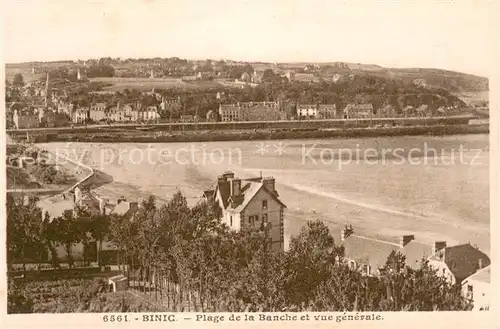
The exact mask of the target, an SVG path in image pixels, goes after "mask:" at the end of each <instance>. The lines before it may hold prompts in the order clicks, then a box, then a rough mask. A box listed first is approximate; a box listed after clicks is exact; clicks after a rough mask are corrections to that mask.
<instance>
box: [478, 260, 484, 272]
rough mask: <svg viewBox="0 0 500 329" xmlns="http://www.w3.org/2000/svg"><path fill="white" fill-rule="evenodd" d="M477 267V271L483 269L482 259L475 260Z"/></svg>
mask: <svg viewBox="0 0 500 329" xmlns="http://www.w3.org/2000/svg"><path fill="white" fill-rule="evenodd" d="M477 265H478V266H477V267H478V269H479V270H480V269H482V268H483V259H482V258H479V259H478V260H477Z"/></svg>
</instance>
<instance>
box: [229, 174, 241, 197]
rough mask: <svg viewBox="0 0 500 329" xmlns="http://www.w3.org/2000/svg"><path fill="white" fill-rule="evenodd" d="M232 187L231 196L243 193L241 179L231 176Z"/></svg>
mask: <svg viewBox="0 0 500 329" xmlns="http://www.w3.org/2000/svg"><path fill="white" fill-rule="evenodd" d="M230 189H231V196H239V195H241V179H239V178H231V181H230Z"/></svg>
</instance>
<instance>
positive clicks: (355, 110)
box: [219, 102, 453, 121]
mask: <svg viewBox="0 0 500 329" xmlns="http://www.w3.org/2000/svg"><path fill="white" fill-rule="evenodd" d="M283 105H284V104H281V103H280V102H243V103H236V104H221V105H220V106H219V117H220V120H221V121H279V120H287V119H288V118H289V111H285V109H284V106H283ZM452 109H453V107H440V108H438V109H434V110H433V109H431V108H430V107H429V106H428V105H421V106H420V107H413V106H406V107H405V108H403V109H402V112H401V113H398V112H397V111H396V109H395V107H394V106H392V105H386V106H383V107H381V108H379V109H378V110H375V108H374V107H373V105H372V104H371V103H365V104H347V105H346V106H345V107H344V108H337V106H336V104H300V103H298V104H296V117H297V119H298V120H330V119H370V118H395V117H431V116H437V115H443V114H445V113H447V111H450V110H452Z"/></svg>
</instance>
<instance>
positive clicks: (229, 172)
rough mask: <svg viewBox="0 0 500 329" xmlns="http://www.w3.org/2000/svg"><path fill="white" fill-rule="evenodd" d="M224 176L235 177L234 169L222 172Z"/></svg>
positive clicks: (226, 177)
mask: <svg viewBox="0 0 500 329" xmlns="http://www.w3.org/2000/svg"><path fill="white" fill-rule="evenodd" d="M222 177H223V178H225V179H228V178H234V172H232V171H226V172H225V173H224V174H222Z"/></svg>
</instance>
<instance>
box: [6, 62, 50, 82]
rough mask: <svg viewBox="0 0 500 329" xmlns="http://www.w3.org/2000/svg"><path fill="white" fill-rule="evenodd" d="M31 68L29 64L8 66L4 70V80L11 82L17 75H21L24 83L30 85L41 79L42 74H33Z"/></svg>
mask: <svg viewBox="0 0 500 329" xmlns="http://www.w3.org/2000/svg"><path fill="white" fill-rule="evenodd" d="M31 70H32V66H31V65H29V64H8V65H7V66H6V68H5V79H6V80H8V81H10V82H12V79H13V78H14V76H15V75H16V74H17V73H21V74H22V75H23V78H24V82H25V83H31V82H32V81H34V80H37V79H39V78H41V77H43V73H38V74H33V72H32V71H31Z"/></svg>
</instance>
